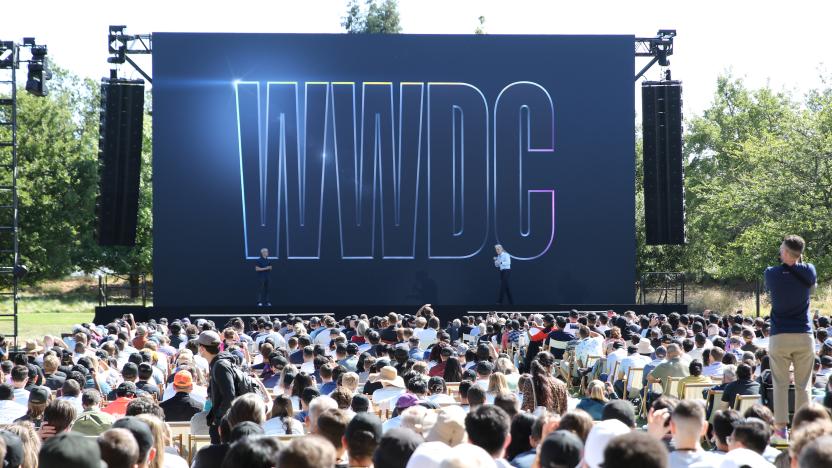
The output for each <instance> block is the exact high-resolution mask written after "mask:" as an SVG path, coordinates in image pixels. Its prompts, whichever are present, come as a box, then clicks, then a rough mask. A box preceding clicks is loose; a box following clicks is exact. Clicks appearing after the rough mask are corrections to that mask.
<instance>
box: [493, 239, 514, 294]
mask: <svg viewBox="0 0 832 468" xmlns="http://www.w3.org/2000/svg"><path fill="white" fill-rule="evenodd" d="M494 250H495V251H496V252H497V256H496V257H494V266H495V267H497V269H499V270H500V294H498V295H497V304H502V303H503V296H507V297H508V303H509V304H512V305H513V304H514V299H512V297H511V287H510V286H509V284H508V280H509V277H510V276H511V256H510V255H509V254H508V252H506V251H505V250H503V246H502V245H500V244H497V245H495V246H494Z"/></svg>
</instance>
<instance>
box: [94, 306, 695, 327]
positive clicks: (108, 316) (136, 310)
mask: <svg viewBox="0 0 832 468" xmlns="http://www.w3.org/2000/svg"><path fill="white" fill-rule="evenodd" d="M419 307H420V306H417V305H397V306H395V305H394V306H364V307H361V306H339V307H327V306H318V307H282V306H273V307H257V306H251V307H153V306H151V307H142V306H106V307H96V308H95V319H94V321H95V323H96V324H107V323H110V322H112V321H113V320H114V319H116V318H121V317H122V316H123V315H124V314H128V313H130V314H133V316H134V317H135V318H136V321H140V322H143V321H147V320H150V319H156V320H159V319H160V318H162V317H165V318H167V319H168V320H169V321H172V320H174V319H182V318H185V317H188V318H190V319H191V320H196V319H199V318H204V319H208V320H212V321H213V322H214V323H215V324H217V326H218V327H222V326H223V325H225V323H226V322H227V321H228V320H229V319H230V318H232V317H242V318H246V317H261V316H264V315H267V316H269V317H272V318H283V317H286V316H287V315H288V314H294V315H296V316H300V317H305V318H308V317H311V316H318V317H322V316H324V315H332V316H334V317H335V318H336V319H341V318H344V317H347V316H350V315H361V314H367V316H369V317H372V316H374V315H378V316H381V315H385V314H387V313H389V312H396V313H399V314H414V313H416V311H417V310H419ZM572 309H576V310H579V311H582V312H586V311H595V312H605V311H607V310H614V311H616V312H617V313H622V312H624V311H627V310H632V311H634V312H635V313H637V314H639V315H641V314H647V313H650V312H655V313H660V314H669V313H671V312H678V313H680V314H684V313H687V310H688V306H687V305H686V304H552V305H548V306H524V305H516V306H498V305H494V304H490V305H467V306H459V305H447V306H441V305H434V311H435V312H436V315H437V316H438V317H439V318H440V320H441V321H442V326H443V327H444V326H445V325H446V324H447V322H448V321H449V320H453V319H455V318H459V317H461V316H463V315H479V314H486V313H488V312H492V311H497V312H522V313H552V314H563V313H568V312H569V311H570V310H572Z"/></svg>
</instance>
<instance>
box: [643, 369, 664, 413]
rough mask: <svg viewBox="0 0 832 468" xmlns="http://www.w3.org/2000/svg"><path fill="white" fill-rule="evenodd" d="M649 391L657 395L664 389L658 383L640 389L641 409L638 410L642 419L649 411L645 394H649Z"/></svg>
mask: <svg viewBox="0 0 832 468" xmlns="http://www.w3.org/2000/svg"><path fill="white" fill-rule="evenodd" d="M642 372H644V370H643V369H642ZM651 391H652V392H653V393H658V394H661V393H663V392H664V387H663V386H662V384H660V383H658V382H654V383H652V384H650V385H645V386H644V388H642V389H641V407H640V409H639V414H640V415H641V417H643V418H646V417H647V413H648V412H649V410H650V409H649V408H648V407H647V394H648V393H649V392H651Z"/></svg>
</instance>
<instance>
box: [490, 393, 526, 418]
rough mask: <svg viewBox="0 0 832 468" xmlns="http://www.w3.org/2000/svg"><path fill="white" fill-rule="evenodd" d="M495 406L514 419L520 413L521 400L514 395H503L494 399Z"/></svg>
mask: <svg viewBox="0 0 832 468" xmlns="http://www.w3.org/2000/svg"><path fill="white" fill-rule="evenodd" d="M494 406H499V407H500V408H502V409H503V411H505V412H506V414H508V417H509V418H514V417H515V416H517V414H518V413H519V412H520V400H518V399H517V395H516V394H514V393H502V394H500V395H497V396H495V397H494Z"/></svg>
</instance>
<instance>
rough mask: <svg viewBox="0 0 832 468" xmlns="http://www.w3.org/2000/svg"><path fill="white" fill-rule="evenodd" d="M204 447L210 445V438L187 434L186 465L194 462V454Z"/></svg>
mask: <svg viewBox="0 0 832 468" xmlns="http://www.w3.org/2000/svg"><path fill="white" fill-rule="evenodd" d="M206 445H211V436H208V435H193V434H188V465H190V464H191V463H192V462H193V461H194V455H196V452H197V451H198V450H199V449H201V448H202V447H205V446H206Z"/></svg>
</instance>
